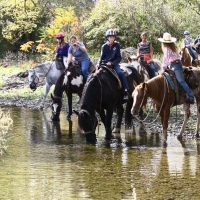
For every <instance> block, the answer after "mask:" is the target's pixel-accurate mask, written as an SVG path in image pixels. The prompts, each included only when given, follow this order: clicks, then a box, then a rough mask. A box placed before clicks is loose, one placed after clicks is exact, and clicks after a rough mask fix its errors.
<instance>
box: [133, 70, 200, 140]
mask: <svg viewBox="0 0 200 200" xmlns="http://www.w3.org/2000/svg"><path fill="white" fill-rule="evenodd" d="M192 70H193V72H194V74H195V76H196V77H197V79H198V81H199V85H200V70H198V69H197V68H193V69H192ZM193 93H194V96H195V99H196V103H197V126H196V128H197V130H196V136H197V137H199V124H200V109H199V106H200V87H198V88H196V89H194V90H193ZM184 96H185V94H184ZM132 97H133V106H132V109H131V113H132V114H133V115H136V114H137V110H138V109H140V108H141V107H143V106H144V105H146V103H147V98H148V97H150V98H152V99H153V100H154V102H155V104H156V109H157V111H158V113H159V115H160V117H161V122H162V127H163V133H164V140H165V142H166V140H167V128H168V120H169V116H170V108H171V107H172V106H173V104H174V101H175V92H174V90H172V89H171V87H170V86H169V85H168V82H167V80H166V78H165V77H164V76H163V75H159V76H157V77H154V78H153V79H151V80H149V81H147V82H145V83H141V84H140V85H138V86H137V87H136V88H135V90H134V91H133V94H132ZM179 104H184V106H183V109H184V111H185V114H184V122H183V124H182V127H181V130H180V132H179V135H178V138H181V137H182V134H183V133H184V130H185V126H186V123H187V121H188V119H189V116H190V104H187V103H185V97H184V98H182V99H181V100H180V102H179Z"/></svg>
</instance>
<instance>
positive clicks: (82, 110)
mask: <svg viewBox="0 0 200 200" xmlns="http://www.w3.org/2000/svg"><path fill="white" fill-rule="evenodd" d="M80 112H83V113H86V114H87V115H88V116H89V118H90V120H91V121H93V120H94V119H96V117H92V116H91V115H90V113H89V112H88V111H87V110H84V109H81V110H80ZM80 112H79V113H80ZM94 130H95V123H93V127H92V130H91V131H87V132H85V131H84V133H85V134H88V133H93V132H94Z"/></svg>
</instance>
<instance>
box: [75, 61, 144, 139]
mask: <svg viewBox="0 0 200 200" xmlns="http://www.w3.org/2000/svg"><path fill="white" fill-rule="evenodd" d="M123 65H124V66H123V67H125V68H127V70H128V71H130V73H129V75H128V76H127V81H128V85H129V89H128V93H129V94H131V93H132V92H133V90H134V86H133V81H136V82H137V83H138V84H139V83H140V82H141V78H140V75H139V73H138V71H137V70H136V69H135V68H134V67H133V66H131V65H128V64H123ZM121 67H122V65H121ZM110 70H111V69H109V68H107V67H106V66H104V65H101V67H100V69H99V70H98V71H97V72H96V73H95V74H92V75H91V76H90V77H89V79H88V80H87V82H86V84H85V86H84V89H83V93H82V97H81V106H80V111H79V112H76V114H77V115H78V126H79V129H80V131H81V132H82V133H84V134H85V136H86V140H87V141H89V142H95V141H96V134H95V129H96V125H97V117H96V116H95V111H96V112H97V113H98V114H99V115H100V118H101V121H102V122H103V124H104V127H105V130H106V134H105V139H106V140H110V139H111V138H112V130H111V121H112V116H113V111H114V110H115V109H116V112H117V123H116V125H115V128H116V129H117V130H120V128H121V121H122V117H123V112H124V108H123V103H124V102H123V93H124V92H123V90H122V88H121V86H120V85H121V82H120V81H119V78H118V77H116V76H115V75H113V73H111V72H110ZM131 105H132V97H131V95H130V96H129V99H128V101H127V106H126V113H125V120H127V124H130V123H131V121H132V116H131V113H130V109H131ZM105 110H106V113H105ZM141 112H142V111H141ZM141 115H142V113H141ZM127 116H130V117H127Z"/></svg>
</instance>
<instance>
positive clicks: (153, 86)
mask: <svg viewBox="0 0 200 200" xmlns="http://www.w3.org/2000/svg"><path fill="white" fill-rule="evenodd" d="M146 83H147V85H148V91H151V92H152V93H155V92H157V91H160V88H161V87H163V84H164V77H163V75H158V76H156V77H154V78H152V79H150V80H148V81H147V82H146Z"/></svg>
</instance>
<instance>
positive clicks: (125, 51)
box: [121, 47, 137, 63]
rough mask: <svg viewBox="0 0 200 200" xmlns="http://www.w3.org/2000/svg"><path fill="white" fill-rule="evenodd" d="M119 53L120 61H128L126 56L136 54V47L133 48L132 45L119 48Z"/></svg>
mask: <svg viewBox="0 0 200 200" xmlns="http://www.w3.org/2000/svg"><path fill="white" fill-rule="evenodd" d="M121 55H122V60H121V62H122V63H128V59H127V57H128V56H132V55H135V56H136V55H137V49H135V48H133V47H128V48H126V49H121Z"/></svg>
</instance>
